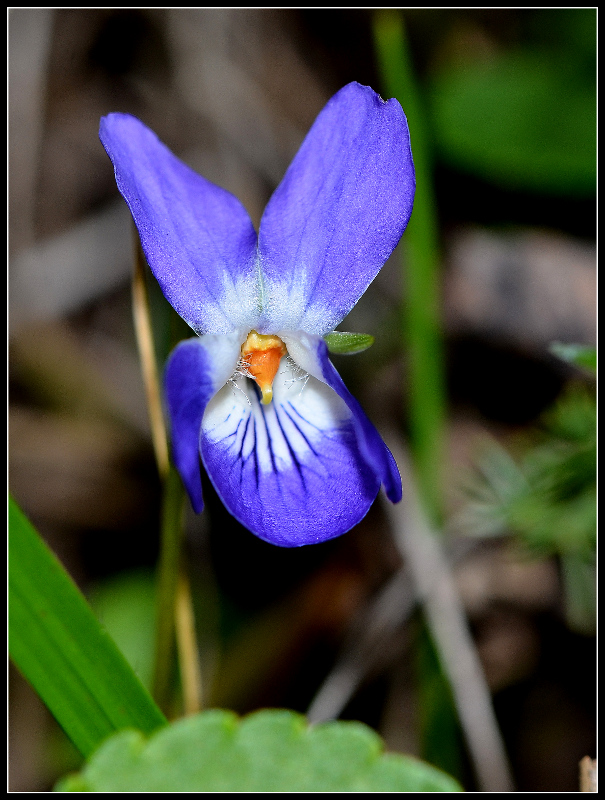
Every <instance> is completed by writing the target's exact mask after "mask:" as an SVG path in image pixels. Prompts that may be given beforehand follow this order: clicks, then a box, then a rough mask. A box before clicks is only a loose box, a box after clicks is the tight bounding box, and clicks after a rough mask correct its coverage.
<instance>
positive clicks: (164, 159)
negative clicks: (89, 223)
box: [99, 114, 258, 333]
mask: <svg viewBox="0 0 605 800" xmlns="http://www.w3.org/2000/svg"><path fill="white" fill-rule="evenodd" d="M99 136H100V138H101V142H102V143H103V146H104V147H105V150H106V151H107V153H108V155H109V157H110V158H111V160H112V162H113V165H114V168H115V173H116V181H117V184H118V188H119V190H120V192H121V193H122V195H123V196H124V199H125V200H126V202H127V203H128V206H129V208H130V211H131V213H132V216H133V218H134V221H135V223H136V226H137V228H138V231H139V235H140V237H141V243H142V245H143V250H144V252H145V256H146V258H147V261H148V263H149V266H150V267H151V270H152V272H153V274H154V275H155V277H156V278H157V280H158V283H159V284H160V286H161V287H162V291H163V292H164V295H165V297H166V298H167V300H168V301H169V302H170V303H171V305H172V306H173V307H174V308H175V310H176V311H177V312H178V313H179V314H180V315H181V317H183V319H185V320H186V321H187V322H188V323H189V325H191V327H192V328H193V329H194V330H195V331H196V332H197V333H229V332H231V331H232V330H234V328H236V327H240V326H241V327H242V328H247V329H248V330H250V328H252V327H254V321H255V320H256V317H257V315H258V298H257V295H258V291H257V282H256V274H255V266H254V259H255V248H256V233H255V231H254V226H253V225H252V222H251V220H250V218H249V216H248V214H247V212H246V210H245V209H244V207H243V206H242V204H241V203H240V202H239V200H238V199H237V198H235V197H234V196H233V195H232V194H230V193H229V192H227V191H225V190H224V189H221V188H220V187H218V186H215V185H214V184H213V183H210V181H207V180H206V179H205V178H202V177H201V176H200V175H197V174H196V173H195V172H193V170H191V169H190V168H189V167H188V166H186V165H185V164H184V163H183V162H182V161H180V160H179V159H178V158H176V156H174V155H173V154H172V153H171V152H170V150H168V148H167V147H166V146H165V145H164V144H162V142H160V140H159V139H158V138H157V136H156V135H155V133H153V132H152V131H150V130H149V128H147V127H146V126H145V125H143V123H142V122H140V121H139V120H138V119H136V118H135V117H131V116H130V115H128V114H109V115H108V116H107V117H103V119H102V120H101V127H100V130H99Z"/></svg>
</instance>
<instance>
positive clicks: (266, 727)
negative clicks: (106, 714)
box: [56, 710, 461, 792]
mask: <svg viewBox="0 0 605 800" xmlns="http://www.w3.org/2000/svg"><path fill="white" fill-rule="evenodd" d="M383 748H384V746H383V743H382V740H381V739H380V737H379V736H378V735H377V734H376V733H375V732H374V731H373V730H371V729H370V728H368V727H367V726H366V725H363V724H361V723H358V722H327V723H322V724H320V725H317V726H309V725H308V724H307V721H306V719H305V718H304V717H303V716H301V715H300V714H295V713H294V712H292V711H285V710H284V711H282V710H265V711H259V712H256V713H254V714H251V715H249V716H247V717H244V718H243V719H240V718H239V717H237V715H236V714H234V713H233V712H230V711H220V710H213V711H206V712H204V713H202V714H197V715H195V716H191V717H187V718H185V719H181V720H178V721H177V722H175V723H173V724H172V725H170V726H169V727H167V728H164V729H163V730H162V731H160V732H159V733H158V734H156V735H153V736H152V737H151V738H150V739H148V740H146V739H145V737H144V736H143V734H142V733H140V732H138V731H132V730H127V731H121V732H120V733H118V734H116V735H114V736H112V737H111V738H110V739H108V740H107V741H106V742H105V743H104V744H103V745H102V746H101V747H100V748H99V750H97V752H96V753H95V754H94V755H93V756H92V758H91V759H90V760H89V761H88V763H87V765H86V766H85V768H84V769H83V770H82V772H81V773H79V774H78V775H73V776H69V777H67V778H65V779H64V780H62V781H61V782H60V783H59V784H58V785H57V787H56V791H74V792H76V791H77V792H81V791H89V792H453V791H461V787H460V786H459V784H458V783H456V781H455V780H454V779H453V778H450V777H449V776H448V775H446V774H445V773H443V772H440V771H439V770H437V769H435V768H434V767H431V766H430V765H428V764H425V763H424V762H422V761H419V760H417V759H415V758H411V757H410V756H402V755H395V754H384V753H383Z"/></svg>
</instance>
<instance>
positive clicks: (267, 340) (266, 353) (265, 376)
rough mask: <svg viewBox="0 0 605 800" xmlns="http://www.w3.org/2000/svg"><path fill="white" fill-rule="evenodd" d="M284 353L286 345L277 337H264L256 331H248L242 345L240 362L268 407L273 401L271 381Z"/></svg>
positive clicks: (263, 402) (262, 401)
mask: <svg viewBox="0 0 605 800" xmlns="http://www.w3.org/2000/svg"><path fill="white" fill-rule="evenodd" d="M286 353H287V350H286V345H285V344H284V343H283V342H282V340H281V339H280V338H279V336H266V335H265V334H263V333H257V332H256V331H250V333H249V334H248V338H247V339H246V341H245V342H244V343H243V345H242V360H243V361H244V363H245V364H246V368H247V370H248V372H249V373H250V376H251V377H252V378H254V380H255V381H256V382H257V383H258V387H259V389H260V391H261V395H262V397H261V403H262V404H263V405H268V404H269V403H270V402H271V400H272V399H273V380H274V379H275V374H276V372H277V369H278V367H279V362H280V361H281V357H282V356H285V355H286Z"/></svg>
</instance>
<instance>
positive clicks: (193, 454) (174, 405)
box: [164, 335, 240, 514]
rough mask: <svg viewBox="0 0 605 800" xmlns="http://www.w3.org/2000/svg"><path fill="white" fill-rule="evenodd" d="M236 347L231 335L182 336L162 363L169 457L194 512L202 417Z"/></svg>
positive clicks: (198, 488) (198, 508) (228, 370)
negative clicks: (168, 435) (164, 368)
mask: <svg viewBox="0 0 605 800" xmlns="http://www.w3.org/2000/svg"><path fill="white" fill-rule="evenodd" d="M239 347H240V345H239V340H238V339H236V338H235V337H228V336H210V335H208V336H204V337H203V338H201V339H197V338H196V339H186V340H185V341H183V342H180V344H178V345H177V346H176V348H175V349H174V350H173V351H172V353H171V355H170V358H169V359H168V363H167V364H166V372H165V375H164V386H165V391H166V401H167V404H168V411H169V415H170V424H171V439H172V454H173V459H174V463H175V465H176V468H177V469H178V471H179V473H180V475H181V478H182V480H183V483H184V484H185V488H186V489H187V492H188V494H189V497H190V499H191V505H192V506H193V508H194V510H195V511H196V512H197V513H198V514H199V512H200V511H201V510H202V508H203V507H204V502H203V499H202V484H201V479H200V456H199V441H200V429H201V425H202V417H203V415H204V411H205V409H206V406H207V405H208V402H209V400H210V399H211V398H212V397H213V396H214V394H215V393H216V392H217V390H218V389H219V388H220V387H221V386H223V385H224V384H225V382H226V381H227V380H228V379H229V378H230V376H231V374H232V373H233V370H234V369H235V366H236V364H237V360H238V357H239Z"/></svg>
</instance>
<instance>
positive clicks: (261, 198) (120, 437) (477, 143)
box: [9, 9, 596, 791]
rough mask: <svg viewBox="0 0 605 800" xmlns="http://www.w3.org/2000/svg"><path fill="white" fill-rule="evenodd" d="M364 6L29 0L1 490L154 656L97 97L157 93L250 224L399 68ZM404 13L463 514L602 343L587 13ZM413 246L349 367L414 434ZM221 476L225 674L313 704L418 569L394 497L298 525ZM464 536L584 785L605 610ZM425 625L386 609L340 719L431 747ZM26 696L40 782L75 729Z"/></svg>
mask: <svg viewBox="0 0 605 800" xmlns="http://www.w3.org/2000/svg"><path fill="white" fill-rule="evenodd" d="M372 13H373V12H371V11H351V10H349V11H328V10H326V11H321V10H320V11H318V10H253V9H238V10H232V9H225V10H220V9H217V10H207V9H200V10H194V9H192V10H186V9H181V10H141V9H135V10H122V9H102V10H95V9H59V10H52V9H14V10H11V11H10V12H9V158H10V160H9V178H10V183H9V202H10V218H9V233H10V238H9V249H10V268H9V291H10V306H9V312H10V316H9V324H10V340H9V345H10V365H9V370H10V371H9V401H10V405H9V432H10V449H9V470H10V472H9V483H10V489H11V491H12V492H13V494H14V496H15V498H16V500H17V501H18V502H19V504H20V505H21V506H22V508H23V510H24V511H25V512H26V514H27V515H28V516H29V517H30V519H31V520H32V521H33V522H34V524H35V525H36V526H37V527H38V529H39V530H40V532H41V533H42V535H43V536H44V537H45V538H46V540H47V541H48V542H49V544H50V545H51V547H52V548H53V550H54V551H55V552H56V553H57V554H58V556H59V557H60V558H61V560H62V561H63V563H64V564H65V565H66V567H67V568H68V570H69V572H70V573H71V574H72V575H73V576H74V578H75V579H76V581H77V582H78V583H79V585H80V586H81V587H82V589H83V591H84V592H85V593H86V594H87V596H89V598H90V599H91V602H93V605H94V606H95V608H96V609H97V611H98V613H99V615H100V616H101V618H102V620H103V621H104V622H105V623H106V625H107V626H108V627H109V628H110V630H112V632H113V633H114V636H115V637H116V639H117V640H118V641H119V643H120V644H121V646H122V647H123V649H124V650H125V651H127V652H128V654H129V656H130V657H131V660H132V661H133V663H134V665H135V667H136V668H137V669H138V671H139V674H140V675H141V677H142V679H144V680H148V679H149V671H150V663H151V656H150V653H151V647H152V636H153V584H152V579H153V573H152V570H153V567H154V564H155V560H156V557H157V552H158V508H159V492H160V483H159V479H158V476H157V472H156V468H155V465H154V459H153V450H152V447H151V441H150V434H149V426H148V421H147V413H146V406H145V397H144V391H143V384H142V380H141V377H140V369H139V365H138V359H137V353H136V345H135V340H134V334H133V328H132V323H131V314H130V272H131V261H132V247H133V245H132V238H131V237H132V232H131V228H130V220H129V214H128V212H127V209H126V206H125V204H124V203H123V201H122V200H121V198H120V197H119V195H118V193H117V190H116V186H115V181H114V177H113V170H112V168H111V165H110V162H109V159H108V158H107V156H106V154H105V152H104V150H103V148H102V147H101V145H100V142H99V140H98V125H99V119H100V117H101V116H102V115H104V114H107V113H108V112H111V111H125V112H129V113H131V114H134V115H136V116H138V117H139V118H140V119H142V120H143V121H144V122H145V123H146V124H147V125H148V126H149V127H151V128H152V129H153V130H154V131H155V132H156V133H157V134H158V136H159V137H160V138H161V139H162V140H163V141H164V142H165V143H166V144H167V145H168V146H169V147H170V148H171V149H172V150H173V151H174V152H175V153H177V154H178V155H179V156H181V157H182V158H183V159H184V160H185V161H187V163H189V164H190V165H191V166H193V167H194V168H195V169H197V170H198V171H199V172H201V173H202V174H204V176H205V177H207V178H209V179H211V180H213V181H214V182H216V183H218V184H220V185H221V186H224V187H225V188H227V189H229V190H230V191H231V192H233V193H234V194H236V195H237V196H238V197H239V198H240V199H241V200H242V201H243V203H244V205H245V206H246V208H247V209H248V211H249V213H250V215H251V217H252V219H253V221H254V222H255V224H256V225H258V222H259V220H260V217H261V215H262V211H263V208H264V206H265V204H266V202H267V200H268V198H269V197H270V195H271V192H272V191H273V189H274V188H275V186H276V185H277V183H278V182H279V180H280V179H281V177H282V175H283V173H284V171H285V169H286V167H287V166H288V164H289V162H290V160H291V158H292V157H293V156H294V154H295V153H296V150H297V148H298V146H299V145H300V143H301V141H302V139H303V137H304V135H305V133H306V132H307V130H308V129H309V127H310V125H311V124H312V122H313V120H314V118H315V116H316V115H317V114H318V112H319V111H320V110H321V108H322V107H323V105H324V104H325V102H326V101H327V100H328V99H329V97H330V96H331V95H332V94H333V93H334V92H335V91H337V90H338V89H339V88H340V87H341V86H343V85H344V84H346V83H348V82H349V81H352V80H356V81H359V82H360V83H362V84H366V85H370V86H372V87H373V88H374V89H375V90H376V91H378V92H381V93H382V94H383V95H384V94H385V90H384V87H383V86H382V85H381V81H382V78H381V75H380V74H379V72H378V69H377V61H376V56H375V50H374V42H373V34H372V30H373V28H372ZM404 19H405V24H406V28H407V33H408V37H409V46H410V51H411V55H412V60H413V65H414V68H415V71H416V74H417V78H418V82H419V87H420V90H421V97H422V100H423V103H424V106H425V113H426V115H427V119H428V120H429V131H430V136H431V141H430V146H431V148H432V152H433V157H434V185H435V192H436V199H437V212H438V218H439V225H440V228H439V230H440V246H441V251H442V261H443V321H444V336H445V347H446V355H447V380H448V392H449V395H448V403H449V413H448V445H447V463H446V464H445V465H444V467H445V474H446V477H447V480H446V502H447V514H448V518H450V519H454V518H455V517H456V514H457V512H458V511H459V510H460V509H461V508H463V507H464V504H465V497H466V496H465V488H464V485H465V478H466V476H467V475H469V474H471V473H472V469H473V464H474V459H475V457H476V452H477V448H478V446H479V443H481V442H482V441H484V440H486V439H488V440H490V441H491V440H495V441H498V442H500V443H502V444H504V445H506V446H507V447H508V446H511V447H513V450H514V448H515V447H517V448H519V447H520V446H521V445H519V442H522V441H524V437H527V436H528V435H529V436H531V432H532V431H533V430H534V426H535V425H536V424H538V423H539V420H540V419H541V414H542V413H543V412H544V411H545V410H546V409H548V408H549V406H551V404H552V403H553V402H554V401H555V400H556V399H557V398H558V397H560V396H561V395H562V393H563V392H565V390H566V388H567V387H568V386H569V385H570V383H578V382H580V383H582V382H584V383H587V385H588V386H589V388H590V379H588V378H586V376H585V375H583V374H582V373H581V372H579V371H577V370H575V369H574V368H573V367H570V366H569V365H567V364H565V363H564V362H562V361H560V360H558V359H557V358H556V357H555V356H553V355H552V354H551V353H550V352H549V349H548V346H549V344H550V343H551V342H552V341H562V342H575V343H581V344H594V342H595V328H596V310H595V305H596V304H595V300H596V288H595V286H596V278H595V235H596V200H595V147H596V127H595V89H594V85H595V58H596V55H595V54H596V44H595V42H596V12H595V11H594V10H590V9H588V10H559V11H558V10H550V11H549V10H514V9H511V10H505V9H504V10H451V11H446V10H441V11H431V10H415V11H409V12H408V11H406V12H405V14H404ZM400 99H401V100H402V104H403V106H404V110H405V98H400ZM411 135H412V148H413V147H414V131H413V130H412V131H411ZM503 142H504V144H503ZM400 269H401V268H400V263H399V258H398V256H397V254H396V255H395V256H394V257H392V258H391V259H390V260H389V262H387V264H386V266H385V268H384V269H383V271H382V272H381V274H380V275H379V277H378V278H377V279H376V281H375V282H374V284H372V286H371V287H370V290H369V291H368V293H367V295H366V296H364V299H363V300H362V301H361V304H360V305H359V306H358V307H357V308H356V309H354V311H353V312H352V313H351V315H350V320H347V321H346V322H345V323H343V325H342V326H341V327H342V328H343V329H345V330H360V331H364V332H368V333H372V334H373V335H375V336H376V337H377V343H376V344H375V346H374V348H373V349H372V350H371V351H368V352H367V353H365V354H363V355H361V356H358V357H356V358H355V359H349V360H347V359H346V358H341V359H339V360H337V361H336V366H337V368H338V369H339V370H340V371H341V372H342V374H343V376H344V377H345V379H346V380H347V383H348V384H349V386H350V388H351V389H353V390H354V391H355V392H356V394H357V396H358V397H359V398H360V399H361V401H362V403H363V405H364V407H365V408H366V410H367V411H368V413H369V416H370V417H371V418H372V419H373V420H374V421H375V422H377V423H378V422H388V423H391V424H396V425H397V426H398V427H399V428H400V429H402V430H405V426H406V419H405V390H404V387H405V355H404V354H402V353H401V346H400V334H399V327H398V320H399V310H400V307H401V298H402V291H403V289H402V285H403V282H402V279H401V276H400ZM150 289H151V292H152V297H151V300H152V305H153V304H155V306H154V307H157V308H158V309H160V310H159V311H158V318H159V319H162V318H165V317H166V313H167V312H166V309H165V307H164V306H162V303H163V300H162V298H161V295H160V294H159V291H155V290H154V287H153V284H150ZM162 315H164V317H162ZM183 335H185V333H184V334H183ZM159 337H160V340H161V330H160V331H159ZM163 346H164V344H162V342H161V341H160V344H159V345H158V347H159V350H160V351H162V347H163ZM166 347H167V345H166ZM511 443H512V444H511ZM204 491H205V497H206V501H207V509H206V510H205V512H204V514H203V515H202V516H201V517H198V518H196V517H194V515H193V514H189V515H188V517H187V546H188V553H189V558H190V572H191V577H192V582H193V587H194V595H195V601H196V605H197V607H198V611H199V613H198V618H199V619H198V626H199V631H198V634H199V638H200V647H201V662H202V669H203V674H204V690H205V696H206V700H207V702H208V703H209V704H211V705H220V706H226V707H231V708H234V709H235V710H237V711H240V712H246V711H249V710H252V709H254V708H258V707H260V706H289V707H292V708H294V709H296V710H300V711H302V712H304V711H306V710H307V708H308V706H309V704H310V703H311V701H312V699H313V697H314V695H315V693H316V692H317V690H318V687H319V686H320V684H321V682H322V680H323V679H324V678H325V676H326V675H327V674H328V673H329V671H330V669H331V667H332V665H333V664H334V661H335V659H336V657H337V654H338V652H339V647H340V645H341V644H342V641H343V637H344V635H345V633H346V631H347V629H348V626H349V625H350V623H351V621H352V620H354V619H355V618H356V615H357V614H358V613H359V612H360V610H362V609H363V608H364V606H365V604H366V603H367V602H368V599H369V598H371V597H372V596H373V595H374V594H375V592H376V591H377V590H378V589H379V588H380V587H381V586H382V585H383V584H384V582H385V580H387V578H388V577H389V576H390V575H392V574H393V572H394V571H395V570H396V569H397V568H398V566H399V556H398V554H397V552H396V550H395V548H394V546H393V543H392V540H391V537H390V533H389V530H388V526H387V523H386V520H385V518H384V517H383V515H382V513H381V510H380V508H379V507H378V506H377V507H375V508H373V509H372V511H371V512H370V513H369V514H368V516H367V517H366V519H364V520H363V521H362V523H361V524H360V525H359V526H358V527H357V528H356V529H355V530H353V531H351V532H350V533H348V534H347V535H345V536H343V537H342V538H340V539H338V540H335V541H332V542H328V543H326V544H323V545H319V546H315V547H306V548H303V549H300V550H283V549H280V548H276V547H273V546H271V545H268V544H266V543H264V542H261V541H260V540H258V539H256V538H255V537H254V536H253V535H251V534H250V533H249V532H247V531H245V530H243V529H241V528H240V527H239V526H238V525H237V524H236V523H235V522H234V520H233V519H232V518H231V517H230V516H229V515H228V514H227V512H226V511H225V510H224V508H223V507H222V505H221V503H220V501H218V500H217V498H216V497H215V496H214V495H213V491H212V489H211V486H210V485H209V483H208V482H206V483H205V485H204ZM469 552H470V555H468V557H466V558H462V559H459V561H458V565H459V566H458V569H457V578H458V581H459V589H460V592H461V595H462V597H463V600H464V602H465V605H466V608H467V612H468V614H469V618H470V620H471V623H472V626H473V630H474V632H475V634H476V641H477V645H478V649H479V653H480V655H481V658H482V660H483V663H484V667H485V670H486V674H487V679H488V682H489V684H490V687H491V689H492V691H493V693H494V698H495V706H496V711H497V713H498V715H499V719H500V722H501V725H502V729H503V733H504V735H505V739H506V745H507V748H508V751H509V755H510V757H511V761H512V764H513V769H514V772H515V779H516V781H517V785H518V789H519V790H523V791H574V790H576V789H577V764H578V761H579V759H580V758H581V757H582V756H584V755H591V756H594V755H595V753H594V747H595V733H594V703H595V685H594V684H595V665H594V656H595V653H594V636H593V634H594V629H593V627H592V626H591V624H590V623H586V624H582V621H580V623H579V624H576V625H575V626H574V625H570V623H569V616H568V615H566V613H565V608H564V597H563V591H562V582H561V565H560V562H559V560H558V559H557V557H556V554H555V555H552V554H543V555H541V556H536V554H533V557H531V558H530V557H529V556H528V553H527V552H526V551H524V550H523V548H522V547H521V546H520V545H519V542H518V541H516V540H515V538H514V537H512V536H511V537H506V536H501V537H497V538H490V539H487V538H486V539H484V540H481V541H479V542H478V543H477V541H476V540H475V544H474V546H473V548H472V549H471V550H470V551H469ZM418 628H419V620H418V618H417V617H413V618H411V619H409V620H408V622H407V624H406V625H405V626H401V627H400V628H398V629H397V630H395V631H393V635H392V637H391V641H390V644H389V647H387V648H385V652H384V653H383V654H382V658H381V659H380V660H379V663H378V662H376V663H375V664H374V665H373V667H372V669H371V670H369V671H368V673H367V675H366V676H365V679H364V682H363V684H362V685H361V687H360V688H359V690H358V691H357V692H356V693H355V695H354V696H353V697H351V699H350V702H349V703H348V705H347V707H346V709H345V710H344V712H343V715H342V716H343V717H344V718H355V719H361V720H362V721H365V722H367V723H368V724H370V725H372V726H373V727H374V728H376V729H377V730H378V731H379V732H380V733H381V735H382V736H383V737H384V738H385V739H386V742H387V746H388V747H389V748H390V749H394V750H402V751H404V752H413V753H416V754H420V755H426V752H424V751H423V747H422V745H421V738H422V737H421V736H420V734H419V727H420V722H419V720H420V719H421V717H422V713H423V712H422V708H421V707H420V706H421V700H420V699H419V697H420V695H419V693H418V692H417V691H416V689H415V687H416V685H417V681H418V675H417V673H418V662H419V657H418V650H419V646H417V645H418V640H419V634H418V632H417V629H418ZM10 692H11V711H10V736H11V741H10V782H11V783H10V788H11V789H12V790H13V791H37V790H38V791H39V790H48V789H49V788H50V787H51V786H52V783H53V781H54V780H55V779H56V778H57V777H58V776H59V775H61V774H63V773H64V772H66V771H67V770H69V769H72V768H75V767H77V766H78V759H77V755H76V754H75V753H74V752H73V751H72V750H71V749H70V746H69V744H68V743H67V742H66V740H65V738H64V737H63V734H62V733H61V732H60V731H59V730H58V728H57V727H56V725H55V723H54V722H53V720H52V719H51V718H50V717H49V715H48V713H47V712H46V711H45V709H44V707H43V706H42V704H41V703H40V702H39V701H38V700H37V698H36V696H35V695H34V694H33V692H32V691H31V690H30V689H29V687H28V686H27V685H26V684H25V683H24V682H23V680H22V679H21V678H20V676H19V675H18V674H17V673H16V671H14V670H11V673H10ZM461 774H462V777H465V778H468V781H471V783H468V782H467V784H466V785H467V787H468V788H472V779H471V778H470V777H468V775H467V773H465V767H464V765H463V766H462V767H461Z"/></svg>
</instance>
